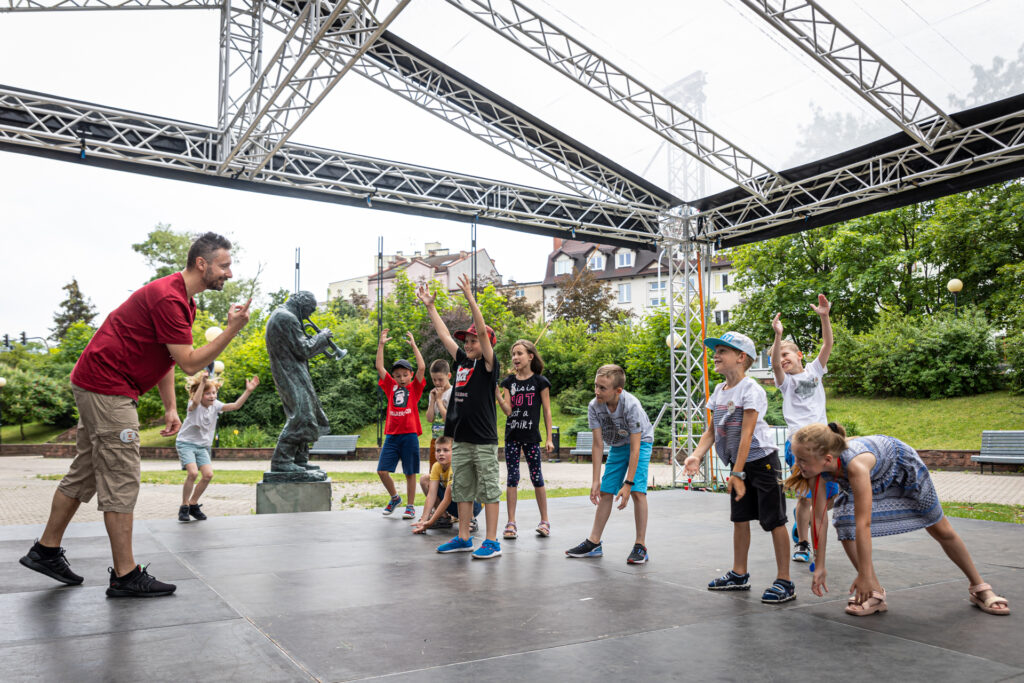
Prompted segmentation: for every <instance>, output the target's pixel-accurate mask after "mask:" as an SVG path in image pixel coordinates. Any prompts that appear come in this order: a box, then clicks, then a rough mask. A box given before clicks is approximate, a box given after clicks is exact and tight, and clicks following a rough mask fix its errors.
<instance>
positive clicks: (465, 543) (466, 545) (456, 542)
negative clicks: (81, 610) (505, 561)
mask: <svg viewBox="0 0 1024 683" xmlns="http://www.w3.org/2000/svg"><path fill="white" fill-rule="evenodd" d="M472 550H473V537H472V536H470V537H469V538H467V539H466V540H462V539H461V538H459V537H458V536H455V537H454V538H452V540H450V541H448V542H447V543H442V544H441V545H439V546H437V552H439V553H468V552H471V551H472ZM499 552H500V551H499Z"/></svg>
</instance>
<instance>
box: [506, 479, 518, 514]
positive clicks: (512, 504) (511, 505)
mask: <svg viewBox="0 0 1024 683" xmlns="http://www.w3.org/2000/svg"><path fill="white" fill-rule="evenodd" d="M518 500H519V489H518V488H516V487H515V486H506V487H505V504H506V507H507V508H508V521H510V522H515V521H516V502H517V501H518Z"/></svg>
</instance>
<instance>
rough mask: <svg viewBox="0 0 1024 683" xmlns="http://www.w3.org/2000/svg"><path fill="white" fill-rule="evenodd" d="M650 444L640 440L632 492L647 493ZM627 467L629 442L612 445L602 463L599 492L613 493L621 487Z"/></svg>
mask: <svg viewBox="0 0 1024 683" xmlns="http://www.w3.org/2000/svg"><path fill="white" fill-rule="evenodd" d="M651 446H652V444H649V443H647V442H645V441H641V442H640V458H639V460H638V461H637V463H636V474H634V475H633V492H634V493H647V466H648V465H650V463H651ZM628 469H629V444H628V443H626V444H622V445H621V446H612V447H611V450H609V451H608V461H607V462H605V464H604V476H602V477H601V492H602V493H611V494H615V493H618V492H619V489H621V488H622V482H623V480H625V478H626V470H628Z"/></svg>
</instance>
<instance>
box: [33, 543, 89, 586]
mask: <svg viewBox="0 0 1024 683" xmlns="http://www.w3.org/2000/svg"><path fill="white" fill-rule="evenodd" d="M40 548H44V546H40V545H39V541H36V543H35V545H33V546H32V548H31V549H30V550H29V551H28V554H27V555H25V557H23V558H21V559H20V560H18V561H19V562H21V564H23V565H24V566H26V567H28V568H29V569H31V570H33V571H37V572H39V573H40V574H46V575H47V576H49V577H50V578H51V579H57V580H58V581H60V582H61V583H66V584H67V585H69V586H77V585H79V584H80V583H82V581H84V579H83V578H82V577H81V576H79V575H78V574H76V573H74V572H73V571H71V565H70V563H68V561H67V558H65V557H64V548H56V549H55V550H53V552H52V554H49V555H47V554H45V550H43V551H41V550H40Z"/></svg>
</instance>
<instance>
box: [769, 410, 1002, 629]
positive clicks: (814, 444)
mask: <svg viewBox="0 0 1024 683" xmlns="http://www.w3.org/2000/svg"><path fill="white" fill-rule="evenodd" d="M792 449H793V455H794V457H795V459H796V467H794V469H793V475H792V476H790V478H789V479H788V480H786V485H787V486H788V487H789V488H792V489H795V490H797V491H807V490H808V489H811V490H812V491H813V494H814V504H813V505H814V511H813V519H814V520H816V521H817V520H822V519H824V518H825V515H826V514H827V513H826V511H825V484H826V482H828V481H834V482H836V483H837V484H839V488H840V489H841V490H840V493H839V495H838V496H836V500H835V506H834V508H833V513H832V524H833V526H835V528H836V531H837V533H838V535H839V540H840V542H842V544H843V550H845V551H846V555H847V556H848V557H849V558H850V562H852V563H853V567H854V569H856V570H857V578H856V579H855V580H854V582H853V585H851V586H850V593H851V595H850V599H849V602H848V603H847V606H846V611H847V613H848V614H853V615H855V616H866V615H869V614H874V613H875V612H884V611H886V609H887V606H886V603H885V590H884V589H883V588H882V585H881V584H880V583H879V582H878V578H877V577H876V576H875V567H874V564H873V563H872V560H871V537H872V536H888V535H891V534H902V533H905V532H907V531H915V530H917V529H925V530H927V531H928V533H929V534H930V535H931V536H932V538H934V539H935V540H936V541H938V542H939V545H941V546H942V549H943V551H945V553H946V555H947V556H949V559H951V560H953V562H954V564H956V566H958V567H960V569H961V570H962V571H963V572H964V574H965V575H967V578H968V579H969V580H970V587H969V589H968V591H969V594H970V599H971V602H972V603H973V604H974V605H976V606H977V607H979V608H980V609H981V610H982V611H984V612H987V613H989V614H1009V613H1010V607H1009V603H1008V602H1007V601H1006V598H1001V597H999V596H998V595H996V594H995V593H993V592H992V587H991V586H990V585H988V584H987V583H984V582H983V581H982V580H981V576H980V575H979V574H978V570H977V569H976V568H975V566H974V562H973V561H972V560H971V556H970V554H969V553H968V552H967V547H966V546H965V545H964V542H963V540H962V539H961V538H960V535H959V534H957V533H956V531H955V530H954V529H953V526H952V525H951V524H950V523H949V520H948V519H946V517H945V516H943V514H942V506H941V505H940V503H939V499H938V496H937V495H936V494H935V487H934V486H933V485H932V480H931V476H929V474H928V467H927V466H926V465H925V464H924V462H923V461H922V460H921V457H920V456H919V455H918V454H917V451H915V450H914V449H913V448H911V447H910V446H908V445H907V444H905V443H903V442H902V441H900V440H899V439H894V438H893V437H891V436H882V435H877V436H862V437H854V438H851V439H847V438H846V431H845V430H844V429H843V428H842V427H841V426H840V425H837V424H836V423H834V422H830V423H829V424H828V425H827V426H826V425H823V424H812V425H807V426H806V427H803V428H801V429H799V430H798V431H797V432H796V434H794V435H793V441H792ZM826 528H827V525H825V524H820V523H819V524H813V525H812V529H813V534H814V536H815V546H816V547H817V551H818V554H817V559H816V562H817V565H816V567H815V571H814V579H813V581H812V583H811V590H812V591H813V592H814V594H815V595H817V596H821V595H822V591H823V590H824V591H825V592H828V587H827V586H826V585H825V576H826V573H825V537H826V536H827V534H826V533H824V531H825V529H826Z"/></svg>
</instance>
